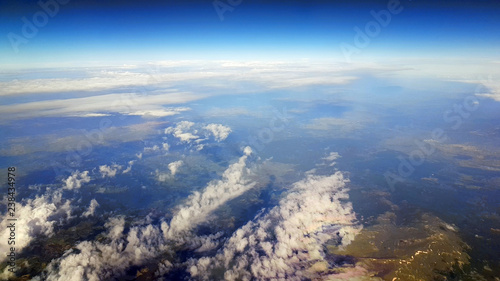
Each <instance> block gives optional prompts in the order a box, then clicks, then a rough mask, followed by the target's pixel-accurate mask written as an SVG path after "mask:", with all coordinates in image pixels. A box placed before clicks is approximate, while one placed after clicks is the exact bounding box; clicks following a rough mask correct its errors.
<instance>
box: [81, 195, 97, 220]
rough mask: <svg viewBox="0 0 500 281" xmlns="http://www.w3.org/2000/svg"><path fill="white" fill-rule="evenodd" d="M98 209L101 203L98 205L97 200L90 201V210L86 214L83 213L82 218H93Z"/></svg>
mask: <svg viewBox="0 0 500 281" xmlns="http://www.w3.org/2000/svg"><path fill="white" fill-rule="evenodd" d="M97 207H99V203H97V200H95V199H92V200H91V201H90V205H89V208H88V209H87V210H86V211H85V212H83V214H82V216H84V217H89V216H93V215H94V213H95V209H97Z"/></svg>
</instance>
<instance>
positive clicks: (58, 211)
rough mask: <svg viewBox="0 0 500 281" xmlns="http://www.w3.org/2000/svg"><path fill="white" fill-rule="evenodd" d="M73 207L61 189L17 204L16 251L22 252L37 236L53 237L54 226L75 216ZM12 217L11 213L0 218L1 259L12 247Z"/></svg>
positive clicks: (0, 259)
mask: <svg viewBox="0 0 500 281" xmlns="http://www.w3.org/2000/svg"><path fill="white" fill-rule="evenodd" d="M71 213H72V207H71V201H70V200H64V199H63V198H62V192H61V190H56V191H49V192H47V194H44V195H41V196H36V197H35V198H34V199H27V200H23V201H22V202H19V203H17V205H16V213H15V215H16V216H15V218H16V219H17V220H16V221H15V225H16V230H15V233H16V240H15V242H16V244H15V247H16V251H17V252H18V253H20V252H21V250H22V249H23V248H25V247H26V246H28V245H29V243H30V242H31V241H32V240H33V239H34V238H35V237H37V236H39V235H43V236H48V237H50V236H52V235H53V234H54V226H56V225H57V224H60V223H63V222H66V221H67V220H69V219H71V218H72V216H71ZM10 218H11V217H9V216H8V213H4V215H3V216H2V217H1V218H0V222H1V225H2V226H3V227H2V229H0V239H1V240H2V243H0V252H1V253H2V255H1V256H0V261H2V260H4V259H5V257H6V255H4V254H3V253H8V252H9V251H8V249H9V248H10V246H9V245H8V244H7V241H8V238H9V235H10V230H9V229H8V228H7V226H8V225H9V223H11V222H12V221H9V219H10Z"/></svg>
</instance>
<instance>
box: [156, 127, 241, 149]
mask: <svg viewBox="0 0 500 281" xmlns="http://www.w3.org/2000/svg"><path fill="white" fill-rule="evenodd" d="M229 133H231V128H229V127H227V126H224V125H222V124H215V123H211V124H208V125H204V124H196V123H194V122H190V121H181V122H178V123H177V124H176V125H175V126H171V127H168V128H166V129H165V134H171V135H173V136H174V137H176V138H178V139H179V140H180V142H181V143H187V144H192V145H194V147H195V148H196V150H198V151H199V150H202V149H203V148H204V147H205V145H206V141H207V140H208V139H209V137H210V136H213V138H214V139H215V140H216V141H217V142H220V141H223V140H225V139H226V138H227V137H228V136H229ZM200 135H203V136H204V138H202V137H201V136H200Z"/></svg>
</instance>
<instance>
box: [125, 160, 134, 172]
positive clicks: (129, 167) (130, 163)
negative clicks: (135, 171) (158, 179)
mask: <svg viewBox="0 0 500 281" xmlns="http://www.w3.org/2000/svg"><path fill="white" fill-rule="evenodd" d="M134 163H135V160H130V161H128V167H127V169H125V170H123V172H122V173H123V174H126V173H128V172H130V171H132V166H133V165H134Z"/></svg>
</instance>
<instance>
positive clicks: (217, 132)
mask: <svg viewBox="0 0 500 281" xmlns="http://www.w3.org/2000/svg"><path fill="white" fill-rule="evenodd" d="M204 128H205V129H206V130H208V131H210V132H211V133H212V134H213V135H214V137H215V140H217V141H223V140H225V139H226V138H227V136H229V133H230V132H231V128H229V127H226V126H224V125H221V124H213V123H212V124H208V125H206V126H205V127H204Z"/></svg>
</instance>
